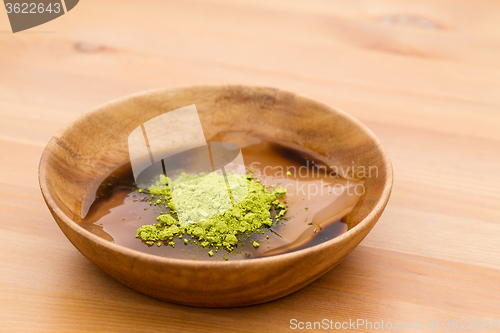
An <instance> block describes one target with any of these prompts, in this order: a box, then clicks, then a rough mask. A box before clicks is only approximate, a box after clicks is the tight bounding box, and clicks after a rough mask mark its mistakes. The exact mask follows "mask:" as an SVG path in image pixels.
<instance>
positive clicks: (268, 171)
mask: <svg viewBox="0 0 500 333" xmlns="http://www.w3.org/2000/svg"><path fill="white" fill-rule="evenodd" d="M211 141H227V142H233V143H236V144H238V145H239V146H240V147H241V149H242V154H243V159H244V161H245V166H246V168H247V169H252V170H255V171H254V178H256V179H260V180H261V182H262V183H263V184H266V185H273V184H280V186H281V187H285V188H286V189H287V195H286V203H287V206H288V207H287V212H286V215H285V217H286V218H287V221H280V222H279V223H277V224H276V225H274V226H273V227H271V228H270V229H266V230H265V233H264V234H260V233H256V234H251V235H243V236H241V240H242V243H240V244H239V245H238V247H237V248H236V249H235V250H234V251H233V252H232V253H230V254H228V253H227V252H226V251H225V250H219V251H218V252H216V253H215V255H214V256H213V257H209V256H208V255H207V251H208V250H207V249H203V248H201V247H200V246H199V245H193V244H192V243H188V244H187V245H184V243H183V242H182V241H180V240H178V241H176V245H175V248H172V247H171V246H161V247H158V246H156V245H153V246H148V245H146V244H145V243H144V242H142V240H140V239H138V238H135V235H136V232H137V229H138V228H140V227H141V226H143V225H145V224H153V223H157V221H156V217H157V216H159V215H160V214H161V213H162V212H165V209H164V208H163V207H160V206H154V205H153V206H150V205H149V201H150V195H148V194H145V193H138V191H137V188H136V187H135V184H134V178H133V175H132V170H131V166H130V163H128V164H126V165H123V166H121V167H120V168H118V169H117V170H115V171H114V172H113V173H112V174H111V175H110V176H108V177H107V178H106V179H105V180H104V181H103V183H102V184H101V185H100V186H99V189H98V191H97V193H96V200H95V201H94V202H93V203H92V204H91V206H90V209H89V211H88V213H87V214H86V215H85V216H84V218H83V220H82V222H81V223H80V225H81V226H82V227H83V228H85V229H86V230H88V231H90V232H92V233H94V234H96V235H98V236H100V237H102V238H104V239H107V240H109V241H113V242H115V243H116V244H120V245H123V246H126V247H129V248H132V249H134V250H138V251H142V252H146V253H150V254H155V255H160V256H165V257H172V258H182V259H203V260H221V259H222V257H223V256H224V257H225V258H228V259H229V260H232V259H248V258H256V257H262V256H267V255H274V254H279V253H285V252H290V251H296V250H299V249H303V248H306V247H310V246H313V245H316V244H319V243H321V242H324V241H326V240H329V239H332V238H334V237H336V236H338V235H340V234H342V233H344V232H346V231H347V225H346V224H345V223H343V222H342V221H341V218H342V217H343V216H345V215H346V214H347V213H349V211H350V210H352V208H353V207H354V206H355V204H356V202H357V201H358V199H359V197H360V195H361V194H362V191H360V190H359V189H358V188H357V187H356V186H358V187H359V186H360V185H362V183H361V182H360V181H356V180H347V179H344V178H341V177H339V176H338V175H336V174H334V173H333V172H330V171H329V170H328V169H327V168H325V166H326V165H327V163H326V162H325V161H320V160H319V159H314V158H313V157H312V154H310V153H308V152H307V151H305V150H298V149H291V148H288V147H285V146H283V145H279V144H276V143H273V142H270V141H266V140H263V139H260V138H258V137H255V136H250V135H247V134H245V133H227V134H225V135H220V136H219V137H217V138H216V139H214V140H211ZM287 172H290V173H289V174H288V175H287ZM266 236H269V237H268V238H266ZM254 240H257V241H258V242H259V243H260V247H259V248H258V249H257V250H256V249H254V248H253V247H252V243H253V241H254ZM245 254H247V255H245Z"/></svg>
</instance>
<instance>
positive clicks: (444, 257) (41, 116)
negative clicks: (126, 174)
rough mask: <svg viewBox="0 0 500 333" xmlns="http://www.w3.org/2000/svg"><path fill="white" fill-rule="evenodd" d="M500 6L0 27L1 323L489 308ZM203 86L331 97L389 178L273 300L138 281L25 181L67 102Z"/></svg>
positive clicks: (494, 245)
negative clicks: (320, 268)
mask: <svg viewBox="0 0 500 333" xmlns="http://www.w3.org/2000/svg"><path fill="white" fill-rule="evenodd" d="M146 3H147V4H148V5H150V6H151V8H154V10H146V9H145V8H144V5H143V4H146ZM118 4H119V5H118ZM111 13H112V14H111ZM499 15H500V5H499V4H498V2H496V1H494V0H478V1H467V0H458V1H457V0H432V1H431V0H424V1H418V2H409V1H390V0H380V1H369V0H366V1H361V0H357V1H329V0H313V1H307V2H302V1H256V0H253V1H250V0H249V1H238V2H234V1H230V0H218V1H215V0H214V1H190V0H188V1H179V2H173V1H172V2H170V1H168V2H167V1H160V0H158V1H148V2H134V3H127V4H126V5H124V4H123V2H118V1H115V0H113V1H111V0H110V1H96V0H93V1H91V0H87V1H81V2H80V4H79V5H78V6H77V7H75V9H74V10H72V11H71V12H70V13H69V14H67V15H65V16H63V17H61V18H59V19H57V20H54V21H52V22H49V23H47V24H45V25H43V26H40V27H37V28H34V29H32V31H35V32H36V31H42V32H43V31H52V33H28V32H26V33H19V34H16V35H12V34H7V33H2V34H0V119H1V121H0V152H1V155H0V156H1V162H0V171H1V172H0V228H1V230H2V235H1V236H0V237H1V240H0V272H1V273H0V282H1V284H0V288H1V291H0V308H1V311H0V330H1V329H5V331H7V332H10V331H14V329H16V328H17V329H19V330H21V331H29V332H35V331H37V330H38V331H56V330H66V331H71V330H72V331H74V332H79V331H80V332H84V331H124V330H125V329H127V330H129V331H137V332H139V331H141V328H140V327H144V325H146V324H148V328H150V329H152V330H163V329H165V328H166V327H169V328H171V329H172V330H179V329H180V328H181V327H182V329H183V330H185V331H187V332H189V331H197V330H199V329H200V327H202V328H204V329H206V330H209V329H211V330H213V331H221V332H222V331H228V330H231V329H233V330H239V331H245V330H246V331H266V332H276V331H286V330H289V320H290V319H291V318H296V319H298V320H302V321H314V320H321V319H323V318H328V319H332V320H339V321H340V320H345V319H348V318H352V319H356V318H367V319H371V320H373V321H375V320H379V321H380V320H384V321H389V320H390V321H393V322H396V321H423V322H424V323H426V322H427V320H429V319H433V320H434V319H441V320H443V319H444V318H451V319H453V318H457V319H460V318H471V319H476V318H481V319H487V318H495V317H498V309H499V308H500V291H499V288H498V285H499V283H500V257H499V256H498V248H499V239H498V235H499V233H500V212H499V206H500V204H499V202H500V187H498V184H500V154H499V153H498V152H499V147H500V131H499V130H500V111H499V107H500V95H499V93H498V92H499V91H500V62H499V61H498V59H500V42H499V40H500V29H499V26H500V23H499V22H498V16H499ZM401 16H402V17H407V16H408V17H415V18H423V19H425V20H428V21H430V22H432V24H431V25H430V26H434V27H435V28H429V27H428V26H429V24H427V25H426V24H424V25H422V24H419V23H418V22H419V21H418V20H415V19H408V20H407V23H398V22H399V21H395V19H394V17H396V18H398V20H399V17H401ZM416 22H417V23H416ZM0 30H1V31H7V30H9V26H8V21H7V16H6V14H5V12H4V11H0ZM78 43H83V44H84V46H85V48H84V49H85V50H86V51H87V52H81V51H79V49H78V48H76V47H75V45H77V44H78ZM101 47H103V48H101ZM205 83H207V84H214V83H240V84H255V85H267V86H275V87H279V88H282V89H286V90H291V91H295V92H298V93H301V94H305V95H308V96H311V97H313V98H315V99H318V100H320V101H323V102H325V103H327V104H330V105H334V106H337V107H339V108H341V109H343V110H345V111H347V112H348V113H350V114H351V115H353V116H355V117H356V118H358V119H359V120H361V121H362V122H363V123H364V124H366V125H367V126H368V127H369V128H370V129H372V130H373V131H374V133H375V134H376V135H377V136H378V137H379V138H380V139H381V141H382V143H383V144H384V146H385V147H386V148H387V150H388V152H389V155H390V157H391V160H392V163H393V166H394V170H395V183H394V190H393V194H392V197H391V201H390V202H389V205H388V207H387V209H386V212H385V213H384V215H383V216H382V218H381V219H380V221H379V222H378V225H377V226H376V227H375V228H374V230H373V231H372V233H370V235H369V236H368V237H367V238H366V239H365V241H364V242H363V243H362V244H361V246H359V247H358V248H357V249H356V250H355V251H354V252H353V253H352V254H351V255H350V256H348V257H347V258H346V260H345V261H343V262H342V263H341V264H340V265H339V266H337V267H336V268H334V269H333V270H332V271H330V272H329V273H327V274H326V275H325V276H323V277H322V278H321V279H320V280H318V281H317V282H315V283H313V284H312V285H310V286H309V287H307V288H305V289H303V290H301V291H299V292H297V293H295V294H293V295H291V296H288V297H286V298H284V299H281V300H278V301H275V302H272V303H268V304H264V305H260V306H254V307H250V308H243V309H230V310H214V309H197V308H186V307H183V306H175V305H171V304H168V303H163V302H161V301H156V300H154V299H151V298H148V297H146V296H143V295H141V294H138V293H136V292H134V291H132V290H130V289H128V288H126V287H124V286H122V285H121V284H119V283H117V282H115V281H114V280H113V279H111V278H109V277H108V276H106V275H105V274H104V273H102V272H101V271H100V270H99V269H98V268H96V267H95V266H94V265H93V264H91V263H90V262H89V261H88V260H87V259H85V258H84V257H83V256H81V255H80V254H79V253H78V252H77V250H76V249H74V247H73V246H72V245H71V244H70V243H69V242H68V241H67V240H66V238H65V237H64V235H63V234H62V233H61V232H60V230H59V229H58V227H57V225H56V224H55V222H54V221H53V219H52V217H51V216H50V213H49V212H48V210H46V208H45V207H44V204H43V201H42V198H41V195H40V193H39V191H38V189H37V187H38V185H37V180H36V178H37V175H36V170H37V165H38V160H39V156H40V155H41V153H42V150H43V147H44V146H45V144H46V143H47V142H48V140H49V139H50V137H51V136H52V135H53V134H54V133H55V132H56V131H57V130H58V129H59V128H60V127H62V126H64V125H65V124H67V123H68V122H69V121H71V120H72V119H74V118H75V117H77V116H78V115H80V114H81V113H83V112H85V111H87V110H89V109H91V108H93V107H95V106H96V105H99V104H101V103H104V102H106V101H109V100H111V99H113V98H116V97H120V96H124V95H127V94H130V93H134V92H137V91H142V90H146V89H150V88H157V87H162V86H172V85H179V84H205ZM23 208H24V209H23ZM476 226H477V228H476ZM396 237H400V238H399V239H400V241H399V242H390V241H388V240H389V239H391V238H396ZM495 254H496V255H495ZM28 313H29V315H27V314H28ZM499 319H500V318H499Z"/></svg>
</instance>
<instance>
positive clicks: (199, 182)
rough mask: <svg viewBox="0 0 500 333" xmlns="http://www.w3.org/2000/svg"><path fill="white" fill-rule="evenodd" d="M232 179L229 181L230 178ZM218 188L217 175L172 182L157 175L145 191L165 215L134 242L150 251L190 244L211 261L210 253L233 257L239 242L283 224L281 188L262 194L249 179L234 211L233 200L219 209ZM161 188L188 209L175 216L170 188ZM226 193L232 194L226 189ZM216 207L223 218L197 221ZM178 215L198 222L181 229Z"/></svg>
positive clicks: (143, 229) (185, 176) (220, 179)
mask: <svg viewBox="0 0 500 333" xmlns="http://www.w3.org/2000/svg"><path fill="white" fill-rule="evenodd" d="M231 176H232V175H228V177H231ZM239 177H241V176H239ZM243 177H244V176H243ZM243 179H244V178H243ZM243 181H244V180H243ZM221 182H222V184H224V178H223V176H222V175H218V174H216V173H211V174H210V175H205V174H199V175H188V174H185V173H183V174H181V176H180V177H179V178H178V179H176V180H175V181H172V180H171V179H170V178H168V177H165V176H163V175H161V176H160V180H159V181H157V182H156V183H155V184H154V185H152V186H150V187H149V188H148V190H149V193H151V201H150V204H151V205H162V206H163V205H164V206H165V210H166V213H165V214H162V215H160V216H158V217H157V218H156V219H157V221H158V222H159V223H158V224H151V225H144V226H142V227H141V228H139V229H138V230H137V235H136V237H137V238H140V239H142V240H143V241H144V242H145V243H146V244H148V245H154V244H155V243H156V242H158V243H157V245H158V246H161V245H162V244H167V245H170V246H172V247H175V245H176V239H179V240H180V241H181V244H187V243H189V242H194V243H195V244H199V245H201V246H202V247H203V248H206V249H207V251H208V255H209V256H213V255H214V251H213V250H214V249H215V250H216V251H217V250H218V249H225V250H226V251H228V252H232V251H233V250H234V248H235V246H236V245H237V244H238V242H239V239H241V236H243V235H245V234H247V235H248V234H250V233H264V230H265V228H269V227H271V226H272V225H273V221H274V219H280V218H283V216H284V214H285V205H284V204H283V203H281V202H280V200H281V199H282V198H283V197H284V196H285V194H286V190H285V189H284V188H276V189H274V190H273V191H272V192H271V191H270V189H273V188H274V186H269V187H268V188H266V186H264V185H262V184H260V181H259V180H255V179H254V178H253V177H252V175H251V174H250V175H247V176H246V182H247V185H248V188H247V195H246V197H245V198H244V199H243V200H242V201H241V202H240V203H238V204H237V205H235V204H234V200H233V198H232V197H231V203H232V205H229V206H228V207H227V208H226V205H225V204H224V203H220V201H222V200H219V198H222V195H219V194H221V193H220V191H221ZM165 184H169V185H170V186H173V188H175V191H176V192H175V193H176V202H177V203H179V202H181V203H182V207H188V209H186V211H185V212H184V211H183V212H177V210H176V208H175V205H174V201H173V199H172V194H171V192H170V188H169V186H165ZM222 188H224V187H222ZM228 189H229V190H230V191H234V189H231V188H229V187H228ZM179 190H180V191H179ZM178 194H179V195H178ZM193 198H196V199H193ZM200 198H201V200H200ZM218 200H219V201H218ZM207 202H213V203H214V204H212V205H211V206H212V207H207ZM214 206H215V208H216V209H217V208H219V209H220V208H221V207H222V208H224V209H223V210H221V214H218V215H215V216H213V215H214V214H210V215H211V216H213V217H210V218H207V219H205V220H203V218H201V219H200V217H203V216H209V211H210V209H211V208H212V209H213V207H214ZM231 207H232V208H231ZM271 212H274V214H271ZM178 214H191V216H192V217H193V219H194V218H197V219H198V220H202V221H201V222H198V223H190V224H186V223H184V224H181V223H180V222H179V218H178ZM188 218H189V216H188ZM182 220H185V219H184V218H183V219H182ZM253 246H254V247H255V248H258V246H259V244H258V243H256V242H254V244H253Z"/></svg>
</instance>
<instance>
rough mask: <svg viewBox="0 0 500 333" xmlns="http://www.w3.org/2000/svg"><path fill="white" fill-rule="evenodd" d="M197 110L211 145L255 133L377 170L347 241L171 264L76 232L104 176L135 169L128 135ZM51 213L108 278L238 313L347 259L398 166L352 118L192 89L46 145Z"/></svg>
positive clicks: (240, 89) (270, 93)
mask: <svg viewBox="0 0 500 333" xmlns="http://www.w3.org/2000/svg"><path fill="white" fill-rule="evenodd" d="M191 104H196V107H197V109H198V113H199V116H200V119H201V122H202V125H203V129H204V131H205V136H206V138H207V139H208V140H207V141H210V138H212V137H214V136H215V135H217V133H219V132H226V131H249V132H252V133H255V134H261V135H264V136H266V137H268V138H271V139H276V140H279V141H282V142H288V143H291V144H294V145H299V146H303V147H306V148H308V149H311V150H313V151H315V152H317V153H319V154H321V155H323V156H326V157H328V158H330V157H331V158H334V159H336V160H337V161H338V162H339V163H341V164H344V165H353V163H354V165H356V166H361V167H363V166H364V167H366V168H369V167H370V166H371V167H376V168H377V170H378V175H372V177H370V178H367V179H365V181H366V182H365V186H366V193H365V194H364V195H363V196H362V197H361V199H360V201H359V202H358V204H357V206H356V207H355V209H354V210H353V211H352V212H351V213H350V214H349V215H348V216H347V217H346V219H345V220H346V222H347V224H348V226H349V230H348V231H347V233H345V234H343V235H341V236H339V237H337V238H334V239H331V240H329V241H326V242H324V243H322V244H319V245H316V246H313V247H310V248H307V249H303V250H299V251H296V252H292V253H286V254H280V255H276V256H271V257H265V258H256V259H252V260H237V261H227V262H225V261H221V262H207V261H196V260H180V259H169V258H164V257H159V256H154V255H149V254H145V253H141V252H138V251H135V250H132V249H129V248H125V247H123V246H120V245H116V244H114V243H111V242H109V241H107V240H104V239H102V238H100V237H98V236H96V235H94V234H92V233H90V232H88V231H87V230H85V229H83V228H82V227H80V226H79V225H78V222H79V221H80V220H81V210H82V203H83V202H84V199H85V198H86V196H87V195H89V193H91V191H93V189H95V185H96V184H98V183H99V182H100V181H101V180H102V179H103V177H104V176H107V175H108V174H109V173H111V172H112V171H113V170H114V169H115V168H116V167H118V166H120V165H123V164H124V163H126V162H128V159H129V155H128V148H127V139H128V135H129V134H130V133H131V131H132V130H133V129H135V128H136V127H137V126H139V125H140V124H142V123H144V122H145V121H147V120H149V119H151V118H153V117H155V116H157V115H160V114H163V113H165V112H167V111H170V110H174V109H177V108H180V107H183V106H186V105H191ZM39 174H40V176H39V181H40V188H41V190H42V194H43V197H44V199H45V202H46V203H47V206H48V207H49V210H50V212H51V213H52V215H53V216H54V219H55V220H56V222H57V224H58V225H59V227H60V228H61V230H62V231H63V232H64V234H65V235H66V237H68V239H69V240H70V241H71V243H73V245H74V246H75V247H76V248H77V249H78V250H79V251H80V252H81V253H82V254H83V255H84V256H86V257H87V258H88V259H89V260H91V261H92V262H93V263H95V264H96V265H97V266H99V267H100V268H101V269H102V270H103V271H105V272H106V273H108V274H109V275H111V276H112V277H114V278H115V279H117V280H118V281H120V282H122V283H124V284H125V285H127V286H129V287H131V288H133V289H135V290H138V291H140V292H141V293H144V294H146V295H150V296H152V297H156V298H159V299H162V300H165V301H169V302H175V303H180V304H186V305H193V306H205V307H231V306H243V305H251V304H258V303H262V302H267V301H271V300H274V299H277V298H279V297H283V296H286V295H288V294H290V293H293V292H294V291H296V290H298V289H300V288H302V287H304V286H306V285H307V284H309V283H311V282H312V281H314V280H316V279H317V278H319V277H320V276H321V275H323V274H325V273H326V272H327V271H328V270H330V269H331V268H332V267H334V266H335V265H337V264H338V263H339V262H340V261H341V260H342V259H343V258H345V257H346V256H347V255H348V254H349V253H350V252H351V251H352V250H353V249H354V248H355V247H356V246H357V245H358V244H359V243H360V242H361V240H362V239H363V238H364V237H365V236H366V235H367V234H368V232H369V231H370V230H371V229H372V228H373V226H374V225H375V223H376V222H377V220H378V219H379V217H380V215H381V214H382V211H383V210H384V208H385V206H386V204H387V201H388V199H389V196H390V193H391V189H392V179H393V178H392V177H393V176H392V166H391V163H390V161H389V159H388V157H387V154H386V152H385V150H384V149H383V147H382V146H381V144H380V142H379V140H378V139H377V138H376V137H375V136H374V135H373V134H372V133H371V132H370V131H369V130H368V129H367V128H366V127H365V126H363V125H362V124H361V123H360V122H359V121H357V120H356V119H354V118H352V117H350V116H349V115H347V114H345V113H344V112H342V111H340V110H337V109H335V108H332V107H330V106H327V105H324V104H321V103H319V102H316V101H314V100H311V99H309V98H306V97H304V96H300V95H296V94H293V93H290V92H286V91H281V90H277V89H271V88H260V87H248V86H194V87H180V88H171V89H160V90H154V91H148V92H145V93H140V94H136V95H132V96H128V97H125V98H122V99H118V100H115V101H112V102H110V103H107V104H105V105H103V106H101V107H99V108H97V109H95V110H93V111H92V112H89V113H86V114H85V115H84V116H82V117H81V118H79V119H78V120H76V121H75V122H73V123H71V124H70V125H69V126H67V127H65V128H64V129H62V130H61V131H60V132H59V133H57V134H56V135H55V136H54V137H53V138H52V139H51V140H50V142H49V143H48V145H47V147H46V149H45V151H44V153H43V155H42V158H41V161H40V169H39Z"/></svg>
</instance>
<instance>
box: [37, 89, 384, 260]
mask: <svg viewBox="0 0 500 333" xmlns="http://www.w3.org/2000/svg"><path fill="white" fill-rule="evenodd" d="M198 88H211V89H217V88H219V89H220V88H243V89H245V88H251V89H272V90H274V91H278V92H283V93H286V94H292V95H294V96H297V97H300V98H303V99H306V100H309V101H312V102H314V103H317V104H319V105H321V106H323V107H325V108H326V109H327V110H329V112H334V113H337V114H338V115H340V116H342V117H344V118H347V120H349V121H350V122H352V123H353V124H355V125H356V126H358V127H359V128H361V129H362V130H363V132H365V133H366V134H367V135H368V136H369V137H370V139H372V140H373V142H374V143H375V145H376V146H377V148H378V149H379V150H380V152H381V155H382V159H383V162H384V164H385V165H386V177H385V183H384V185H383V186H384V188H383V191H382V194H381V195H380V196H379V198H378V200H377V202H376V203H375V206H374V208H373V209H372V210H371V211H370V212H369V213H368V215H367V216H366V217H365V218H364V219H363V220H361V221H360V222H359V223H358V224H357V225H356V226H354V227H353V228H351V229H349V230H347V231H346V232H345V233H343V234H341V235H339V236H337V237H334V238H332V239H329V240H327V241H324V242H322V243H320V244H316V245H313V246H311V247H308V248H305V249H300V250H296V251H293V252H287V253H281V254H277V255H273V256H268V257H258V258H252V259H251V260H245V259H236V260H229V261H224V260H220V261H208V260H192V259H179V258H169V257H162V256H158V255H154V254H149V253H145V252H141V251H138V250H134V249H131V248H129V247H126V246H123V245H119V244H116V243H113V242H110V241H108V240H105V239H104V238H101V237H99V236H97V235H95V234H93V233H91V232H90V231H88V230H86V229H84V228H82V227H81V226H79V225H78V223H76V222H75V221H74V220H73V219H71V218H70V217H69V216H67V215H66V214H64V213H63V211H62V210H61V209H60V208H59V206H58V205H57V204H56V202H55V200H54V199H53V197H52V196H51V194H50V191H49V189H48V186H47V182H46V178H45V174H44V173H43V169H44V168H45V167H46V165H48V163H49V162H48V159H47V156H48V153H47V152H48V150H49V149H50V148H51V146H53V145H56V144H57V139H58V138H60V137H62V136H63V134H65V133H66V132H68V131H69V130H71V128H72V127H73V126H74V125H75V124H77V123H79V122H80V121H82V120H84V119H88V118H91V117H93V116H94V115H95V114H97V113H99V112H101V111H102V110H104V109H107V108H108V107H110V106H113V105H116V104H120V103H122V102H124V101H126V100H130V99H134V98H138V97H144V96H147V95H150V94H158V93H165V92H169V91H175V90H181V89H198ZM38 182H39V186H40V190H41V192H42V196H43V198H44V199H45V201H46V204H47V206H49V209H51V210H52V211H53V212H54V213H55V214H56V215H57V216H58V217H59V218H60V220H61V221H62V222H64V224H66V225H67V226H68V227H69V228H70V229H72V230H73V231H74V232H76V233H77V234H79V235H80V236H81V237H84V238H87V239H89V240H90V241H91V242H93V243H97V244H98V245H99V246H102V247H104V248H107V249H108V250H110V251H113V252H120V253H121V254H123V255H126V256H130V257H134V258H135V259H136V260H137V259H140V260H144V261H146V262H155V263H159V264H166V265H181V266H185V267H192V268H195V267H197V268H200V266H201V267H206V268H219V267H221V268H222V267H223V268H227V267H229V266H235V265H236V266H238V267H245V266H249V265H256V264H257V263H265V262H269V263H270V262H273V261H281V260H285V259H287V260H294V259H298V258H300V257H303V256H305V255H310V254H314V253H317V252H321V251H323V250H324V249H325V248H327V247H331V246H334V245H335V244H337V243H341V242H342V241H344V240H346V239H349V238H354V236H355V235H357V234H359V233H360V232H362V231H363V230H364V229H366V228H369V227H370V226H371V227H373V225H371V224H374V222H373V221H374V220H375V221H376V217H377V215H380V214H382V212H383V210H384V209H385V206H386V205H387V202H388V201H389V197H390V195H391V191H392V186H393V182H394V176H393V167H392V163H391V161H390V159H389V157H388V154H387V151H386V150H385V148H384V147H383V145H382V143H381V142H380V140H379V139H378V138H377V137H376V136H375V134H373V132H372V131H371V130H370V129H368V128H367V127H366V126H365V125H364V124H363V123H361V122H360V121H359V120H357V119H356V118H354V117H353V116H351V115H349V114H347V113H346V112H344V111H343V110H341V109H339V108H337V107H333V106H330V105H327V104H325V103H323V102H320V101H317V100H316V99H314V98H311V97H309V96H307V95H304V94H300V93H295V92H291V91H288V90H283V89H278V88H273V87H266V86H256V85H242V84H213V85H211V84H203V85H176V86H170V87H163V88H154V89H149V90H145V91H141V92H138V93H133V94H129V95H126V96H122V97H119V98H116V99H113V100H111V101H108V102H106V103H104V104H101V105H98V106H97V107H95V108H93V109H91V110H90V111H86V112H84V113H83V114H82V115H80V116H78V117H77V118H75V119H74V120H73V121H71V122H70V123H68V124H67V125H65V126H64V127H62V128H61V129H59V130H58V131H57V132H56V133H55V134H54V136H52V138H51V139H50V140H49V141H48V143H47V145H46V146H45V148H44V150H43V152H42V155H41V158H40V163H39V166H38ZM56 222H57V221H56ZM68 240H69V239H68ZM70 242H71V240H70Z"/></svg>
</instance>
